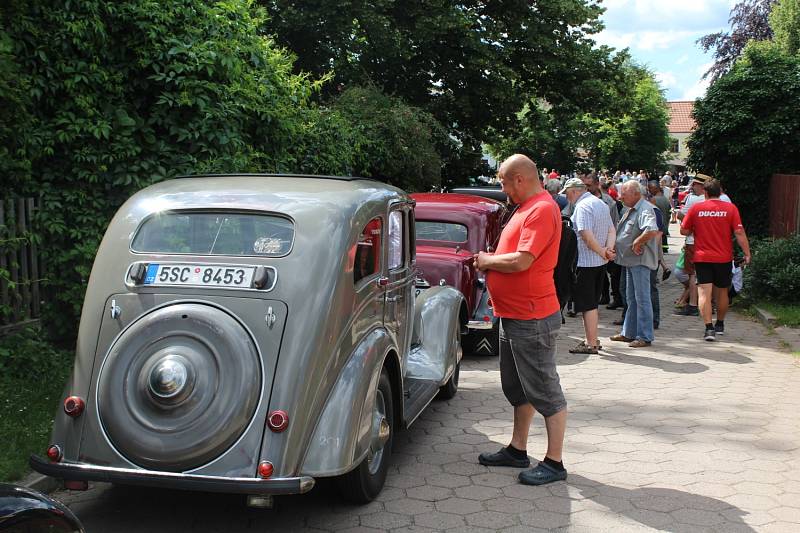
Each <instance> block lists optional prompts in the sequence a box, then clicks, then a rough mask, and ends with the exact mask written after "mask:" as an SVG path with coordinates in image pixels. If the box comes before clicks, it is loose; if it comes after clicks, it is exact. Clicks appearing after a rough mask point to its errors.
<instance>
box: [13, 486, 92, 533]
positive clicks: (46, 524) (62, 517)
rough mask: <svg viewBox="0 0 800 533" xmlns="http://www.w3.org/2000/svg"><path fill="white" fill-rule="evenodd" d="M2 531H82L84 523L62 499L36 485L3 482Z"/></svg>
mask: <svg viewBox="0 0 800 533" xmlns="http://www.w3.org/2000/svg"><path fill="white" fill-rule="evenodd" d="M0 531H2V532H3V533H83V526H82V525H81V523H80V521H78V519H77V518H76V517H75V515H74V514H72V511H70V510H69V509H68V508H67V507H66V506H65V505H64V504H62V503H61V502H58V501H56V500H54V499H52V498H50V497H48V496H46V495H44V494H42V493H41V492H38V491H35V490H33V489H29V488H26V487H20V486H17V485H8V484H5V483H0Z"/></svg>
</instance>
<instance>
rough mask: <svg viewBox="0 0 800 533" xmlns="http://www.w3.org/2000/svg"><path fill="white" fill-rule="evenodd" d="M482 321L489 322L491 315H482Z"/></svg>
mask: <svg viewBox="0 0 800 533" xmlns="http://www.w3.org/2000/svg"><path fill="white" fill-rule="evenodd" d="M483 321H484V322H491V321H492V317H490V316H489V315H483Z"/></svg>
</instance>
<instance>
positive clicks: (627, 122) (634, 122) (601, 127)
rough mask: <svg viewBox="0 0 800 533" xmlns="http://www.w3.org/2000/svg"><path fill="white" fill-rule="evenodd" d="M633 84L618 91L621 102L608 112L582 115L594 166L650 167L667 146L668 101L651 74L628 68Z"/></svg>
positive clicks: (654, 165) (618, 167) (660, 157)
mask: <svg viewBox="0 0 800 533" xmlns="http://www.w3.org/2000/svg"><path fill="white" fill-rule="evenodd" d="M629 75H630V78H631V79H632V85H630V86H629V85H623V86H622V90H620V91H618V92H619V94H620V96H621V97H622V98H621V99H620V103H621V104H623V106H624V107H622V108H620V107H617V108H616V109H614V110H613V112H612V113H611V114H610V115H607V116H604V117H599V118H598V117H596V116H593V115H592V114H590V115H588V116H587V117H586V118H585V121H584V124H585V131H587V132H588V134H587V137H588V138H590V139H594V141H595V142H594V143H587V148H588V149H589V153H590V155H591V158H592V160H593V162H594V163H595V167H597V168H610V169H620V168H641V169H652V168H655V167H658V166H659V165H660V164H662V162H663V154H664V152H665V151H666V150H667V148H668V146H669V134H668V131H667V122H668V121H669V113H668V111H667V102H666V99H665V98H664V95H663V93H662V91H661V89H660V88H659V86H658V82H656V80H655V78H654V77H653V75H652V73H650V72H649V71H647V70H646V69H643V68H640V67H630V70H629Z"/></svg>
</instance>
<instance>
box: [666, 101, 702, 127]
mask: <svg viewBox="0 0 800 533" xmlns="http://www.w3.org/2000/svg"><path fill="white" fill-rule="evenodd" d="M667 103H668V104H669V126H668V129H669V132H670V133H689V132H691V131H692V130H693V129H694V126H695V122H694V119H693V118H692V109H693V108H694V102H692V101H683V102H667Z"/></svg>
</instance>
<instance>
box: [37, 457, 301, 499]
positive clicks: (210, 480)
mask: <svg viewBox="0 0 800 533" xmlns="http://www.w3.org/2000/svg"><path fill="white" fill-rule="evenodd" d="M29 464H30V466H31V468H33V469H34V470H36V471H37V472H40V473H42V474H45V475H47V476H51V477H56V478H63V479H68V480H78V481H102V482H113V483H122V484H126V483H127V484H131V485H154V486H159V487H168V488H177V489H189V490H200V491H210V492H226V493H231V494H303V493H306V492H308V491H310V490H311V489H312V488H313V487H314V484H315V483H316V481H315V480H314V478H312V477H310V476H299V477H285V478H270V479H259V478H255V477H252V478H249V477H217V476H205V475H198V474H184V473H180V472H161V471H157V470H138V469H133V468H117V467H111V466H97V465H90V464H86V463H52V462H50V461H48V460H46V459H42V458H41V457H39V456H36V455H31V457H30V460H29Z"/></svg>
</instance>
